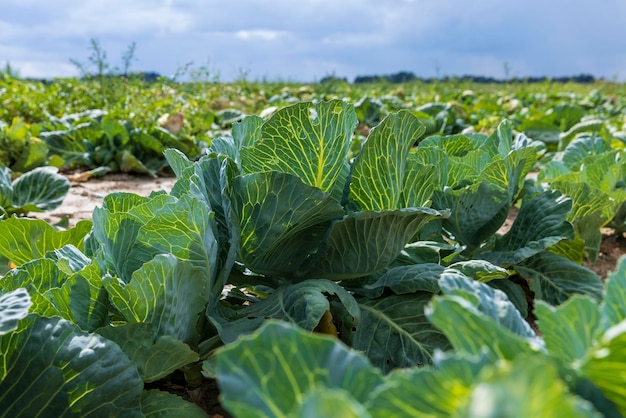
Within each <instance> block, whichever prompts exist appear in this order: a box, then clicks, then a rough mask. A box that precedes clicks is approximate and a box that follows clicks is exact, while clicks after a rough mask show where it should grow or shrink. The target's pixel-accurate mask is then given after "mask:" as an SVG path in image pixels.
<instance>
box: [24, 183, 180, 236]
mask: <svg viewBox="0 0 626 418" xmlns="http://www.w3.org/2000/svg"><path fill="white" fill-rule="evenodd" d="M68 178H69V179H70V181H71V187H70V191H69V193H68V194H67V196H66V197H65V200H63V204H62V205H61V206H59V207H58V208H56V209H55V210H53V211H50V212H44V213H37V214H31V216H34V217H36V218H40V219H44V220H46V221H48V222H49V223H52V224H54V223H57V222H59V221H60V220H62V219H63V218H66V217H67V218H69V225H70V226H74V225H76V222H78V221H80V220H81V219H91V217H92V213H93V210H94V208H95V207H96V206H102V199H103V198H104V196H106V195H108V194H109V193H114V192H131V193H136V194H138V195H141V196H148V195H149V194H150V193H152V192H153V191H158V190H165V191H166V192H169V191H170V190H171V189H172V186H173V185H174V183H175V182H176V178H175V177H159V178H156V179H154V178H152V177H138V176H131V175H128V174H111V175H107V176H105V177H102V178H95V179H90V180H88V181H75V180H74V181H73V180H72V176H68Z"/></svg>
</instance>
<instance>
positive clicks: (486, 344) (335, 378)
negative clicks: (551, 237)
mask: <svg viewBox="0 0 626 418" xmlns="http://www.w3.org/2000/svg"><path fill="white" fill-rule="evenodd" d="M625 284H626V258H624V259H622V261H621V263H620V264H619V266H618V270H617V271H616V272H615V273H612V275H611V277H610V279H609V282H608V283H607V289H606V292H605V293H606V298H605V302H603V303H602V304H601V305H598V304H596V303H594V302H593V301H592V300H591V299H589V298H587V297H583V296H576V297H574V298H571V299H570V300H569V301H568V302H566V303H564V304H562V305H561V306H559V307H552V306H550V305H548V304H545V303H539V304H538V305H537V311H536V313H537V317H538V318H539V327H540V329H541V336H539V335H537V334H536V333H535V331H533V330H532V329H531V328H530V327H529V326H528V324H527V323H526V322H524V321H523V319H522V318H521V317H520V315H519V314H518V313H517V310H516V309H515V307H514V306H513V305H512V303H511V302H510V301H509V300H508V298H507V297H506V295H505V294H504V293H502V292H500V291H498V290H493V289H491V288H490V287H489V286H487V285H485V284H483V283H479V282H476V281H471V280H468V279H467V278H442V279H441V280H440V285H441V288H442V291H443V295H442V296H436V297H435V298H434V300H433V301H432V302H431V304H430V306H429V308H428V310H427V317H428V318H429V320H431V321H432V322H433V323H434V324H435V325H436V326H437V328H439V329H440V330H441V331H442V332H443V333H444V334H445V335H446V336H448V337H449V338H450V341H451V342H452V345H453V347H454V349H455V352H454V353H453V354H452V353H446V354H444V353H441V352H440V353H438V354H437V355H436V356H435V358H434V363H433V365H432V366H427V367H410V368H405V369H397V370H394V371H392V372H391V373H389V374H388V375H386V376H381V375H380V374H377V368H375V367H373V366H372V365H371V364H370V363H369V362H368V361H367V360H366V359H365V358H363V357H362V354H361V352H360V351H351V350H349V349H347V348H346V347H345V346H344V345H343V343H341V342H337V341H333V340H330V339H329V338H328V337H322V336H315V335H311V334H308V333H305V332H303V331H302V330H300V329H297V328H295V327H293V326H290V325H287V324H284V323H268V324H266V325H264V326H263V327H261V328H260V329H259V330H257V331H256V332H255V333H253V334H252V335H250V336H248V337H246V338H244V339H241V340H238V341H237V342H236V343H234V344H230V345H229V346H227V347H225V348H223V349H221V350H220V351H219V353H218V355H217V371H218V380H219V382H220V387H221V390H222V396H223V399H224V405H225V406H226V407H227V408H228V409H229V410H230V411H231V412H232V413H234V414H236V415H237V414H241V415H242V416H243V415H245V416H248V415H247V414H249V416H270V417H282V416H291V415H293V414H295V413H296V412H297V411H302V410H304V409H305V408H306V409H308V408H311V407H312V406H311V405H310V399H318V400H320V401H321V400H326V399H327V397H330V395H327V394H328V393H329V390H330V389H334V390H337V389H340V390H338V391H337V394H336V395H335V396H334V397H335V398H337V399H342V400H344V401H345V405H344V406H343V407H342V408H345V409H339V407H338V409H337V410H338V411H342V413H346V414H348V415H347V416H351V415H349V414H351V413H352V414H354V411H359V414H361V415H359V416H371V417H396V416H397V417H407V416H410V417H450V416H463V417H484V416H498V417H500V416H505V417H527V416H537V417H552V416H557V415H561V414H565V416H572V417H600V416H605V417H619V416H621V414H623V413H624V412H626V405H625V404H624V399H626V397H624V393H623V384H622V383H623V379H624V370H625V365H626V361H625V360H626V359H625V358H624V350H623V347H624V343H623V342H624V341H623V340H624V336H625V335H626V329H625V328H624V326H623V324H624V320H626V317H624V315H623V314H621V313H619V312H622V311H623V309H621V307H623V306H624V302H626V300H624V298H623V295H624V292H623V289H624V285H625ZM609 295H610V296H611V297H610V298H609ZM260 353H263V354H262V356H261V355H260ZM296 353H297V354H296ZM345 358H349V360H345ZM205 365H206V366H207V367H208V363H207V364H205ZM357 376H362V377H360V378H359V381H360V385H358V386H355V385H354V384H352V383H351V382H354V379H356V377H357ZM366 376H367V377H366ZM338 382H341V383H338ZM364 386H367V390H368V392H367V395H368V396H366V397H365V398H364V397H363V394H362V393H363V390H364ZM329 402H330V400H329ZM344 410H345V412H344Z"/></svg>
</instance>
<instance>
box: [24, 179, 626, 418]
mask: <svg viewBox="0 0 626 418" xmlns="http://www.w3.org/2000/svg"><path fill="white" fill-rule="evenodd" d="M68 178H69V179H70V182H71V188H70V191H69V193H68V195H67V197H66V198H65V200H64V201H63V204H62V205H61V206H60V207H59V208H57V209H55V210H53V211H51V212H45V213H39V214H32V215H33V216H34V217H37V218H40V219H44V220H46V221H48V222H49V223H52V224H55V223H59V222H65V221H68V223H69V226H74V225H75V224H76V222H78V221H79V220H82V219H91V218H92V213H93V210H94V208H95V207H96V206H102V199H103V198H104V196H106V195H108V194H110V193H114V192H131V193H136V194H139V195H142V196H148V195H149V194H150V193H152V192H154V191H159V190H165V191H166V192H169V191H170V190H171V189H172V187H173V186H174V183H175V182H176V178H173V177H159V178H151V177H140V176H131V175H128V174H112V175H107V176H105V177H103V178H95V179H94V178H92V179H88V180H86V179H84V178H83V176H82V175H81V174H80V173H79V174H74V175H68ZM516 215H517V209H516V208H515V207H514V208H513V210H511V213H510V214H509V217H508V219H507V220H506V222H505V224H504V225H503V226H502V228H501V229H500V230H499V231H498V232H499V233H504V232H506V231H508V230H509V229H510V227H511V225H512V224H513V221H514V220H515V217H516ZM613 232H614V231H612V230H610V229H603V230H602V233H603V240H602V246H601V248H600V254H599V256H598V261H597V262H596V263H593V264H592V263H585V265H586V266H587V267H588V268H590V269H591V270H593V271H595V272H596V273H597V274H598V275H599V276H600V277H602V278H603V279H606V276H607V274H608V273H609V272H611V271H613V270H614V269H615V266H616V263H617V260H618V259H619V258H620V257H621V256H624V255H626V237H624V236H617V235H615V234H614V233H613ZM152 387H155V388H157V387H158V388H159V389H161V390H166V391H169V392H172V393H175V394H177V395H179V396H182V397H183V398H185V399H187V400H190V401H192V402H194V403H196V404H197V405H199V406H200V407H201V408H202V409H204V410H205V411H206V412H207V413H208V415H209V416H210V417H213V418H220V417H230V415H229V414H228V413H227V412H226V411H225V410H224V409H223V408H222V406H221V405H220V403H219V390H218V387H217V384H216V382H215V381H214V380H209V379H205V380H204V381H203V382H202V384H201V386H200V387H199V388H195V389H189V388H187V387H185V386H184V382H179V383H178V384H176V383H173V382H159V383H156V384H153V385H152Z"/></svg>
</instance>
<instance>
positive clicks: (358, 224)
mask: <svg viewBox="0 0 626 418" xmlns="http://www.w3.org/2000/svg"><path fill="white" fill-rule="evenodd" d="M446 215H447V214H446V213H445V212H439V211H436V210H434V209H429V208H406V209H399V210H395V211H382V212H378V211H362V212H353V213H350V214H348V215H346V216H345V217H344V218H343V219H341V220H339V221H336V222H334V223H333V225H332V226H331V228H330V229H329V231H328V233H327V238H326V239H325V240H324V242H323V245H322V246H321V248H320V250H319V251H318V252H317V253H316V254H315V256H314V257H312V258H311V262H310V263H309V264H308V265H306V266H304V267H303V269H302V273H300V274H301V275H302V276H303V277H325V278H327V279H331V280H345V279H354V278H358V277H363V276H366V275H368V274H372V273H375V272H377V271H380V270H382V269H383V268H385V267H387V266H388V265H390V264H391V262H392V261H393V260H395V259H396V257H398V255H399V254H400V252H401V251H402V249H403V248H404V246H405V245H406V244H407V243H408V242H410V241H411V240H412V238H413V237H414V236H415V235H416V234H417V233H418V232H419V231H420V230H422V229H423V228H424V227H425V226H426V225H427V224H428V223H429V222H431V221H433V220H435V219H441V218H443V217H445V216H446Z"/></svg>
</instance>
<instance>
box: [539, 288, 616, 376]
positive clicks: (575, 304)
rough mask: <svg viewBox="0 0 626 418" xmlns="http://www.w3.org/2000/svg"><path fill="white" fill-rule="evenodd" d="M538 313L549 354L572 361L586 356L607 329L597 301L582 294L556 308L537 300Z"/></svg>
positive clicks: (568, 361)
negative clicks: (604, 329)
mask: <svg viewBox="0 0 626 418" xmlns="http://www.w3.org/2000/svg"><path fill="white" fill-rule="evenodd" d="M535 314H536V315H537V319H538V320H539V322H538V325H539V328H540V329H541V332H542V334H543V339H544V341H545V343H546V348H547V349H548V351H549V352H550V354H551V355H553V356H555V357H557V358H559V359H561V360H563V361H564V362H566V363H570V364H572V363H574V362H577V361H580V360H582V359H584V358H585V356H586V355H587V353H588V352H589V351H590V350H591V348H592V347H593V346H594V345H595V342H596V340H597V339H598V336H599V335H600V334H601V333H602V331H603V328H604V324H603V323H602V317H601V315H600V310H599V309H598V305H597V304H596V302H594V301H593V300H591V299H589V298H586V297H582V296H580V295H574V296H573V297H572V298H570V299H569V300H568V301H567V302H564V303H563V304H562V305H560V306H558V307H556V308H555V307H552V306H550V305H548V304H547V303H544V302H541V301H538V302H537V304H536V305H535Z"/></svg>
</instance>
